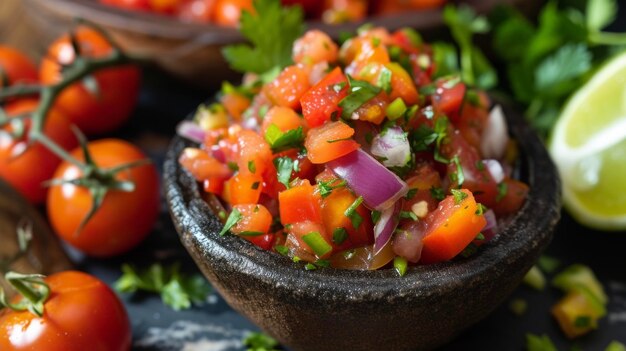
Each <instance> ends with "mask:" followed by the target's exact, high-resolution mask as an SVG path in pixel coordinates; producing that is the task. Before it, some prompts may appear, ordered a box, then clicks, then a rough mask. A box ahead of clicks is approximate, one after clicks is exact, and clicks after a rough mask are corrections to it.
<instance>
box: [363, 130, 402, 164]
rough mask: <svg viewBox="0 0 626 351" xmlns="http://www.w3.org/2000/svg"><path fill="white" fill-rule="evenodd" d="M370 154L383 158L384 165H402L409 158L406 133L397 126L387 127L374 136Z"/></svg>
mask: <svg viewBox="0 0 626 351" xmlns="http://www.w3.org/2000/svg"><path fill="white" fill-rule="evenodd" d="M371 153H372V155H375V156H378V157H382V158H384V161H383V164H384V165H385V166H386V167H402V166H404V165H406V164H407V162H409V161H410V160H411V147H410V145H409V139H408V138H407V134H406V133H405V132H404V131H403V130H402V128H400V127H399V126H393V127H389V128H387V129H385V130H383V131H382V132H381V133H380V134H378V135H376V136H375V137H374V140H373V141H372V149H371Z"/></svg>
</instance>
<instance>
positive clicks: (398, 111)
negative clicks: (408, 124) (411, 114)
mask: <svg viewBox="0 0 626 351" xmlns="http://www.w3.org/2000/svg"><path fill="white" fill-rule="evenodd" d="M406 109H407V107H406V104H405V103H404V100H402V98H396V99H395V100H393V101H392V102H391V103H390V104H389V105H388V106H387V118H389V119H390V120H392V121H395V120H396V119H398V118H400V117H402V116H404V113H405V112H406Z"/></svg>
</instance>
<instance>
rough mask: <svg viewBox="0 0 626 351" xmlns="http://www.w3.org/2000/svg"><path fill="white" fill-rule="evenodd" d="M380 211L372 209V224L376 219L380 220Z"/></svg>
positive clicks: (376, 221)
mask: <svg viewBox="0 0 626 351" xmlns="http://www.w3.org/2000/svg"><path fill="white" fill-rule="evenodd" d="M381 214H382V213H381V212H380V211H376V210H374V211H372V222H373V223H374V224H376V223H378V221H379V220H380V216H381Z"/></svg>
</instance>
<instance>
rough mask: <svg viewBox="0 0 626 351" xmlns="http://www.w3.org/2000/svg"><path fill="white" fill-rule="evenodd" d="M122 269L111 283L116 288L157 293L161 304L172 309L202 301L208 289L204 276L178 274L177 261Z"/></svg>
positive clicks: (185, 307) (130, 291) (124, 290)
mask: <svg viewBox="0 0 626 351" xmlns="http://www.w3.org/2000/svg"><path fill="white" fill-rule="evenodd" d="M122 272H123V274H122V276H121V277H120V278H119V279H118V280H117V281H116V282H115V284H114V286H115V289H116V290H117V291H119V292H123V293H134V292H137V291H147V292H153V293H157V294H160V295H161V299H162V300H163V303H164V304H166V305H168V306H170V307H171V308H173V309H174V310H176V311H178V310H181V309H188V308H190V307H191V304H192V303H200V302H202V301H204V300H205V299H206V297H207V295H208V294H209V293H210V292H211V286H210V285H209V283H208V282H207V281H206V279H204V277H202V276H201V275H199V274H193V275H186V274H183V273H181V272H180V264H179V263H175V264H173V265H171V266H169V267H163V266H162V265H161V264H160V263H154V264H152V265H151V266H150V267H149V268H148V269H146V270H143V271H139V270H136V269H135V268H134V267H133V266H131V265H129V264H124V265H122Z"/></svg>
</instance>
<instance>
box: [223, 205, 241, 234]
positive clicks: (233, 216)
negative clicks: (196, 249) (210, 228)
mask: <svg viewBox="0 0 626 351" xmlns="http://www.w3.org/2000/svg"><path fill="white" fill-rule="evenodd" d="M242 218H243V216H242V215H241V212H239V210H238V209H236V208H233V210H232V211H230V215H229V216H228V219H227V220H226V224H224V228H222V231H221V232H220V236H221V235H224V234H226V232H227V231H229V230H230V228H232V227H234V226H235V224H237V223H238V222H239V221H240V220H241V219H242Z"/></svg>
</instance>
